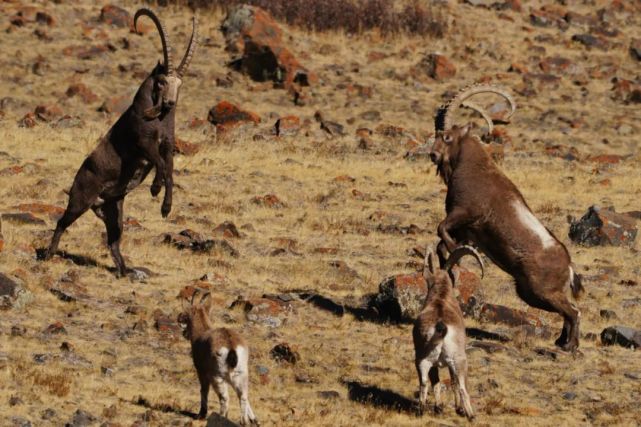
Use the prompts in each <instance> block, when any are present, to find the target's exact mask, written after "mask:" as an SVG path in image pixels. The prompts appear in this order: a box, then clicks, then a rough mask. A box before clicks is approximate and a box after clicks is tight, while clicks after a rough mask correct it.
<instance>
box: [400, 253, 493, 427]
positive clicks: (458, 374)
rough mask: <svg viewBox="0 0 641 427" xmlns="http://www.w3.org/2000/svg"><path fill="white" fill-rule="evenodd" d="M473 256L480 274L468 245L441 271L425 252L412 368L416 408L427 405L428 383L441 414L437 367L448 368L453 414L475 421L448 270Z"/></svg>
mask: <svg viewBox="0 0 641 427" xmlns="http://www.w3.org/2000/svg"><path fill="white" fill-rule="evenodd" d="M465 255H472V256H473V257H474V258H476V260H477V261H478V263H479V265H480V266H481V271H483V262H482V261H481V256H480V255H479V254H478V253H477V252H476V250H474V249H473V248H472V247H470V246H460V247H458V248H457V249H456V250H454V251H453V252H452V254H451V255H450V257H449V258H448V260H447V262H446V263H445V266H444V267H443V269H438V268H436V266H435V265H434V263H435V259H434V253H433V252H432V251H430V250H429V248H428V249H426V250H425V264H424V267H423V277H424V278H425V281H426V283H427V298H426V300H425V305H424V307H423V309H422V310H421V313H420V314H419V315H418V317H417V318H416V321H415V322H414V329H413V330H412V336H413V338H414V352H415V359H414V362H415V365H416V371H417V373H418V381H419V385H420V391H419V405H420V407H421V409H423V408H424V407H425V404H426V403H427V391H428V388H427V380H428V378H429V381H430V385H431V388H432V390H433V392H434V408H435V411H436V412H440V411H442V406H441V405H442V404H441V392H440V389H439V388H438V387H437V385H438V383H439V375H438V368H439V367H443V366H447V367H448V369H449V371H450V379H451V381H452V390H453V391H454V400H455V402H456V412H457V413H458V414H459V415H465V416H466V417H467V418H469V419H472V418H474V409H473V408H472V403H471V402H470V395H469V394H468V392H467V356H466V354H465V323H464V322H463V313H462V312H461V307H460V306H459V303H458V301H457V300H456V298H455V297H454V291H453V286H454V283H455V281H454V280H453V279H452V275H451V273H450V270H451V269H452V267H453V266H454V264H455V263H456V262H458V260H459V259H461V258H462V257H463V256H465Z"/></svg>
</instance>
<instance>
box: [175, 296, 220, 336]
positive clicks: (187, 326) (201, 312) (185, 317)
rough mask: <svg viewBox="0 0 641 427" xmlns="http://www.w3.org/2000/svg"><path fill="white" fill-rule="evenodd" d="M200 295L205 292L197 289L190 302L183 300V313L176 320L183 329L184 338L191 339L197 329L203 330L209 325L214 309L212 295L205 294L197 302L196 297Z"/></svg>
mask: <svg viewBox="0 0 641 427" xmlns="http://www.w3.org/2000/svg"><path fill="white" fill-rule="evenodd" d="M200 293H203V291H201V290H200V289H198V288H196V289H195V290H194V293H193V294H192V296H191V300H190V301H187V300H186V299H185V300H183V304H182V305H183V311H182V312H181V313H180V314H179V315H178V318H177V319H176V320H177V321H178V324H179V325H181V327H183V336H184V337H185V338H187V339H191V337H192V336H193V335H194V330H195V329H203V327H206V326H207V325H208V324H209V314H210V311H211V308H212V301H211V293H210V292H204V293H203V295H202V296H200V299H199V301H198V302H196V301H195V300H196V296H198V295H199V294H200Z"/></svg>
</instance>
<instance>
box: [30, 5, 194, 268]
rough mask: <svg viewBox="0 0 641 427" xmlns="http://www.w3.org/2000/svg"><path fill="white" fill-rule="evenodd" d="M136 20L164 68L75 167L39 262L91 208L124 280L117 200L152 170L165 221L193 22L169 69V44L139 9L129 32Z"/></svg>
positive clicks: (153, 74)
mask: <svg viewBox="0 0 641 427" xmlns="http://www.w3.org/2000/svg"><path fill="white" fill-rule="evenodd" d="M141 16H147V17H149V18H151V20H152V21H153V22H154V24H155V25H156V28H157V29H158V32H159V33H160V39H161V41H162V48H163V56H164V63H163V64H161V63H158V64H157V65H156V67H155V68H154V69H153V71H152V72H151V74H150V75H149V77H147V78H146V79H145V81H144V82H143V83H142V85H140V88H139V89H138V92H137V93H136V96H135V97H134V101H133V103H132V105H131V106H129V108H128V109H127V111H125V112H124V113H123V114H122V115H121V116H120V118H119V119H118V121H117V122H116V123H115V124H114V125H113V126H112V128H111V129H110V130H109V132H108V133H107V135H106V136H104V137H103V138H102V139H101V141H100V142H99V144H98V146H97V147H96V148H95V149H94V151H93V152H92V153H91V154H90V155H89V157H87V158H86V159H85V161H84V162H83V163H82V165H81V166H80V169H79V170H78V172H77V173H76V177H75V178H74V180H73V185H72V186H71V191H70V192H69V203H68V205H67V209H66V210H65V212H64V214H63V216H62V218H60V220H58V224H57V225H56V230H55V232H54V234H53V238H52V239H51V244H50V245H49V248H48V249H47V250H46V251H45V252H44V254H43V256H42V258H43V259H45V260H47V259H50V258H51V257H52V256H53V255H54V254H55V253H56V251H57V249H58V243H59V242H60V237H61V236H62V233H63V232H64V231H65V230H66V229H67V228H68V227H69V226H70V225H71V224H73V223H74V221H75V220H76V219H78V218H79V217H80V216H81V215H82V214H84V213H85V212H86V211H87V210H88V209H89V208H91V209H92V210H93V211H94V213H95V214H96V215H97V216H98V218H100V219H101V220H102V221H104V223H105V227H106V228H107V244H108V245H109V249H110V251H111V256H112V257H113V260H114V263H115V264H116V274H117V276H119V277H122V276H124V275H125V274H126V272H127V270H126V267H125V261H124V260H123V258H122V255H121V254H120V238H121V236H122V229H123V201H124V199H125V196H126V195H127V194H128V193H129V192H131V191H132V190H133V189H134V188H136V187H138V185H140V184H141V183H142V182H143V181H144V180H145V178H146V177H147V175H148V174H149V172H150V171H151V169H152V168H156V176H155V177H154V180H153V183H152V185H151V188H150V190H151V194H152V196H156V195H158V193H160V190H161V187H162V185H163V184H164V186H165V194H164V199H163V203H162V207H161V214H162V216H163V217H167V215H169V212H170V211H171V203H172V189H173V178H172V175H173V150H174V145H175V134H174V121H175V114H176V104H177V102H178V92H179V89H180V86H181V85H182V78H183V75H184V74H185V72H186V71H187V69H188V68H189V63H190V62H191V59H192V57H193V54H194V50H195V48H196V39H197V37H198V36H197V34H198V32H197V23H196V18H193V21H192V25H193V28H192V34H191V38H190V40H189V45H188V47H187V51H186V52H185V55H184V57H183V59H182V61H181V62H180V65H178V68H176V69H174V66H173V63H172V57H171V52H172V49H171V44H170V43H169V39H168V37H167V31H166V30H165V28H164V26H163V25H162V23H161V22H160V20H159V19H158V17H157V16H156V15H155V14H154V13H153V12H152V11H151V10H149V9H145V8H143V9H140V10H138V11H137V12H136V15H135V16H134V28H136V24H137V22H138V18H140V17H141Z"/></svg>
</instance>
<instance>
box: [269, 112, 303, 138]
mask: <svg viewBox="0 0 641 427" xmlns="http://www.w3.org/2000/svg"><path fill="white" fill-rule="evenodd" d="M299 131H300V118H298V117H297V116H285V117H281V118H279V119H278V120H276V123H275V124H274V133H275V134H276V135H277V136H293V135H297V134H298V132H299Z"/></svg>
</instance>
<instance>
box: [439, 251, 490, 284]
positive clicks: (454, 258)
mask: <svg viewBox="0 0 641 427" xmlns="http://www.w3.org/2000/svg"><path fill="white" fill-rule="evenodd" d="M465 255H472V256H473V257H474V258H475V259H476V261H477V262H478V263H479V266H480V267H481V279H482V278H483V277H484V276H485V265H484V264H483V260H482V259H481V255H480V254H479V253H478V251H477V250H476V249H474V248H473V247H472V246H468V245H462V246H459V247H457V248H456V249H454V251H453V252H452V253H451V254H450V256H449V258H447V261H446V262H445V268H444V269H445V270H446V271H450V270H451V269H452V267H454V264H456V263H457V262H458V261H459V260H460V259H461V258H463V257H464V256H465Z"/></svg>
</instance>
